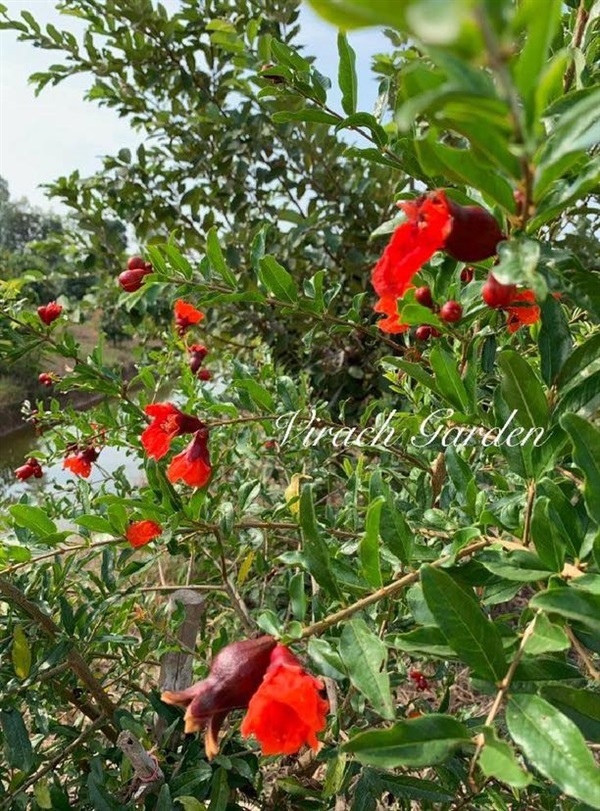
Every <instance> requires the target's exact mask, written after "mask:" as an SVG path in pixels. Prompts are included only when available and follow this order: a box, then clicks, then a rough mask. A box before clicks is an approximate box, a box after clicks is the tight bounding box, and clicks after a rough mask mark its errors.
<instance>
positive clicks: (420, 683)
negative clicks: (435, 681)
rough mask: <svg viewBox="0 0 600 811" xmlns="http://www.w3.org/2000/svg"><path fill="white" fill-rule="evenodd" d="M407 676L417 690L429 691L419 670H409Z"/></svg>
mask: <svg viewBox="0 0 600 811" xmlns="http://www.w3.org/2000/svg"><path fill="white" fill-rule="evenodd" d="M408 675H409V678H411V679H412V680H413V681H414V683H415V687H416V688H417V690H428V689H429V682H428V681H427V679H426V678H425V676H424V675H423V673H421V671H420V670H411V671H410V673H409V674H408Z"/></svg>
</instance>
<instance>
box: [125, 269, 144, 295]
mask: <svg viewBox="0 0 600 811" xmlns="http://www.w3.org/2000/svg"><path fill="white" fill-rule="evenodd" d="M149 272H150V273H151V272H152V271H148V270H146V268H144V267H142V268H135V269H133V270H124V271H123V273H120V274H119V284H120V285H121V287H122V288H123V290H125V292H126V293H135V292H136V290H139V289H140V287H141V286H142V285H143V283H144V278H145V277H146V276H147V275H148V273H149Z"/></svg>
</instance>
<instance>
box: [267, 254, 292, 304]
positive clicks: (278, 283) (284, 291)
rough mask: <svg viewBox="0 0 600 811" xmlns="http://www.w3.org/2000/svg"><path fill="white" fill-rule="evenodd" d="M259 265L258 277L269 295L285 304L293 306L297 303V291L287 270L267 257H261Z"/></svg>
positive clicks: (272, 258)
mask: <svg viewBox="0 0 600 811" xmlns="http://www.w3.org/2000/svg"><path fill="white" fill-rule="evenodd" d="M259 265H260V269H259V271H258V277H259V279H260V280H261V282H262V283H263V284H264V286H265V287H266V288H267V290H268V291H269V293H272V294H273V295H274V296H275V298H276V299H278V300H279V301H284V302H285V303H286V304H295V303H296V302H297V301H298V291H297V289H296V285H295V283H294V280H293V279H292V277H291V276H290V274H289V273H288V272H287V270H286V269H285V268H284V267H282V266H281V265H280V264H279V262H277V260H276V259H275V258H274V257H272V256H268V255H267V256H263V257H262V259H261V260H260V263H259Z"/></svg>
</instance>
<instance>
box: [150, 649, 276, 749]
mask: <svg viewBox="0 0 600 811" xmlns="http://www.w3.org/2000/svg"><path fill="white" fill-rule="evenodd" d="M276 644H277V643H276V641H275V639H273V637H272V636H260V637H258V638H257V639H246V640H244V641H242V642H234V643H232V644H231V645H227V646H226V647H225V648H223V649H222V650H220V651H219V653H218V654H217V655H216V656H215V658H214V659H213V660H212V664H211V666H210V672H209V674H208V676H207V677H206V678H205V679H204V680H203V681H200V682H198V683H197V684H194V685H192V686H191V687H188V689H187V690H181V691H179V692H171V691H166V692H164V693H163V694H162V696H161V698H162V700H163V701H164V702H165V704H174V705H176V706H180V707H185V710H186V712H185V731H186V733H189V732H199V731H200V730H202V729H204V727H206V736H205V741H204V746H205V749H206V756H207V757H208V759H209V760H210V759H212V758H213V757H215V755H217V754H218V752H219V742H218V734H219V730H220V728H221V725H222V724H223V721H224V720H225V718H226V716H227V714H228V713H229V712H231V711H232V710H238V709H242V708H244V707H247V706H248V704H249V702H250V699H251V698H252V696H253V695H254V693H255V692H256V691H257V689H258V688H259V686H260V684H261V682H262V680H263V676H264V675H265V673H266V670H267V668H268V666H269V660H270V656H271V651H272V650H273V649H274V648H275V645H276Z"/></svg>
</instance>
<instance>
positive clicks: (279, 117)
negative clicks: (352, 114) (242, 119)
mask: <svg viewBox="0 0 600 811" xmlns="http://www.w3.org/2000/svg"><path fill="white" fill-rule="evenodd" d="M271 118H272V119H273V121H274V122H275V123H276V124H287V123H288V122H290V121H304V122H305V123H308V124H329V125H330V126H334V127H335V125H336V124H339V122H340V119H339V118H338V117H337V116H335V115H331V113H326V112H325V110H319V109H315V108H314V107H310V108H307V109H305V110H282V111H281V112H279V113H273V115H272V116H271Z"/></svg>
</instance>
